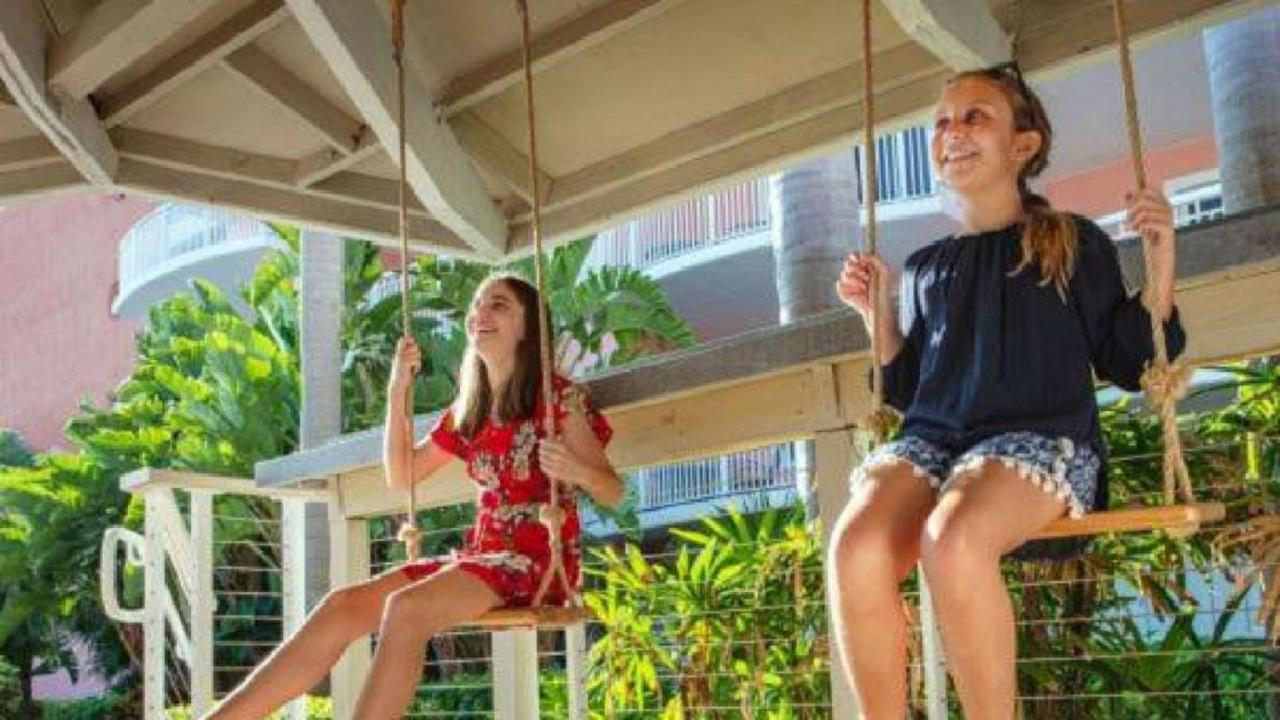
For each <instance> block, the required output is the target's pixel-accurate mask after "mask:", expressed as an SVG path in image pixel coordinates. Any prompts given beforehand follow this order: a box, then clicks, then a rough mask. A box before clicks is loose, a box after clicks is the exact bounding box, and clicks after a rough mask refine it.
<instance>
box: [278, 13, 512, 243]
mask: <svg viewBox="0 0 1280 720" xmlns="http://www.w3.org/2000/svg"><path fill="white" fill-rule="evenodd" d="M288 2H289V8H290V9H292V10H293V14H294V17H295V18H297V20H298V22H299V23H300V24H301V25H302V28H303V29H304V30H305V31H306V33H307V35H308V36H309V37H310V38H311V41H312V42H313V43H314V44H315V46H316V49H317V50H318V51H319V53H320V55H321V56H322V57H324V58H325V60H327V61H328V63H329V67H330V69H331V70H332V71H333V74H334V75H335V76H337V78H338V81H339V82H341V83H342V86H343V87H344V88H345V89H346V91H347V94H348V95H349V96H350V97H351V99H352V100H353V101H354V102H355V104H356V106H357V107H359V108H360V109H361V111H362V112H363V113H364V120H365V122H366V123H367V124H368V125H369V127H370V128H372V130H373V132H374V134H375V135H377V137H378V140H379V141H381V143H382V145H383V147H385V148H388V152H389V153H390V154H391V155H392V156H393V157H396V156H397V155H398V152H394V150H395V149H396V148H398V146H399V145H398V142H399V132H398V131H397V103H396V76H395V67H394V63H393V61H392V58H391V32H390V28H388V27H387V25H386V23H385V22H384V21H383V20H382V19H381V18H380V16H379V14H378V13H375V12H370V8H369V7H368V6H367V5H365V4H364V3H355V2H351V1H350V0H288ZM405 102H406V105H407V107H408V108H410V112H409V113H408V127H407V128H405V137H406V138H407V147H406V156H407V167H406V172H407V175H408V179H409V183H410V186H411V187H412V188H413V190H414V193H415V194H416V195H417V196H418V198H419V199H420V200H421V201H422V204H423V205H424V206H426V208H427V211H428V212H430V213H431V215H432V216H433V217H435V218H437V219H438V220H439V221H440V222H441V223H443V224H444V225H446V226H448V227H449V228H450V229H451V230H453V231H454V232H455V233H457V235H458V237H461V238H462V239H463V240H464V241H466V243H467V244H468V245H470V246H471V247H472V248H473V249H474V250H475V251H476V252H477V253H478V254H480V255H483V256H487V257H490V258H497V257H500V256H501V255H502V254H503V253H504V251H505V250H506V234H507V221H506V218H504V217H503V216H502V213H501V212H500V211H499V209H498V208H497V206H496V205H495V204H494V202H493V200H492V199H491V198H490V197H489V194H488V192H487V191H486V189H485V187H484V183H483V182H482V181H481V180H480V178H479V176H478V175H477V174H476V172H475V170H474V168H472V167H471V164H470V163H471V161H470V158H468V157H467V154H466V153H465V152H463V150H462V147H461V146H460V145H459V144H458V140H457V138H455V137H454V135H453V132H452V131H451V130H450V129H449V126H448V124H446V123H444V122H442V121H441V119H440V117H439V113H438V111H437V110H436V109H435V107H434V103H433V102H432V101H431V98H430V96H429V95H428V94H427V91H426V89H425V88H424V87H423V86H422V84H421V82H420V81H419V80H418V79H417V77H415V76H414V74H413V73H406V78H405Z"/></svg>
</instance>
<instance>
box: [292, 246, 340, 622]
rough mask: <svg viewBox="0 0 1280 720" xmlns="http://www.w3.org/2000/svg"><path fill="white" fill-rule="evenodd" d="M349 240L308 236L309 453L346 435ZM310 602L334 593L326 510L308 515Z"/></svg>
mask: <svg viewBox="0 0 1280 720" xmlns="http://www.w3.org/2000/svg"><path fill="white" fill-rule="evenodd" d="M343 242H344V241H343V239H342V238H341V237H338V236H337V235H334V234H331V233H325V232H317V231H314V230H304V231H303V232H302V243H301V245H302V247H301V250H302V261H301V270H300V273H299V274H300V275H301V290H300V293H299V294H300V295H301V298H300V307H301V320H300V328H299V335H300V338H299V344H300V347H301V355H302V413H301V415H302V417H301V427H300V428H299V439H300V441H301V443H302V447H303V448H311V447H315V446H317V445H321V444H323V443H324V442H326V441H327V440H329V439H331V438H334V437H337V436H338V435H339V434H341V433H342V338H341V332H342V307H343V297H342V270H343ZM305 525H306V531H305V536H306V548H307V552H306V568H307V569H306V602H307V607H312V606H314V605H315V603H316V602H318V601H319V599H320V598H321V597H323V596H324V593H325V592H327V591H328V589H329V515H328V510H327V508H326V507H325V506H324V505H321V504H317V503H310V504H308V505H307V509H306V521H305Z"/></svg>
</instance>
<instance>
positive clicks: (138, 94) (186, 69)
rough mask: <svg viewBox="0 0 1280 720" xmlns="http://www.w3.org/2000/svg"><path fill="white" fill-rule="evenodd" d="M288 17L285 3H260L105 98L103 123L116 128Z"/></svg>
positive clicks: (276, 0)
mask: <svg viewBox="0 0 1280 720" xmlns="http://www.w3.org/2000/svg"><path fill="white" fill-rule="evenodd" d="M288 16H289V11H288V10H287V9H286V8H285V6H284V0H258V2H256V3H254V4H253V5H250V6H249V7H247V8H245V9H243V10H241V11H240V12H238V13H236V14H235V15H232V16H231V17H230V18H227V19H226V20H225V21H223V22H222V23H221V24H219V25H218V26H217V27H215V28H214V29H212V30H210V31H209V32H208V33H206V34H204V35H202V36H201V37H200V38H199V39H198V40H196V41H195V42H193V43H191V44H190V45H186V46H184V47H183V48H182V49H181V50H179V51H178V52H177V53H175V54H174V55H173V56H172V57H170V58H168V59H167V60H165V61H164V62H162V63H160V64H159V65H158V66H156V68H155V69H153V70H151V71H150V72H148V73H146V74H145V75H143V76H142V77H140V78H138V79H136V80H134V81H133V82H131V83H129V84H128V85H126V86H125V87H123V88H121V89H120V90H119V91H117V92H116V93H114V94H112V95H109V96H107V97H104V98H102V99H101V102H100V103H99V107H100V108H101V111H102V120H103V122H105V123H106V124H107V127H114V126H116V125H119V124H120V123H122V122H124V121H125V120H128V119H129V118H130V117H131V116H133V115H134V114H135V113H137V112H139V111H141V110H143V109H145V108H147V107H149V106H150V105H151V104H152V103H155V102H156V101H157V100H160V99H161V98H163V97H164V96H165V95H167V94H168V93H170V92H171V91H173V90H174V89H175V88H177V87H179V86H181V85H182V84H184V83H186V82H187V81H189V80H191V79H193V78H195V77H196V76H197V75H200V74H201V73H203V72H205V71H206V70H208V69H209V68H211V67H214V66H215V65H217V64H218V63H220V62H222V60H223V59H224V58H225V57H226V56H227V55H230V54H231V53H233V52H235V51H236V50H239V49H240V48H242V47H244V46H245V45H248V44H249V43H250V42H252V41H253V40H254V38H257V37H258V36H260V35H262V34H263V33H265V32H267V31H268V30H270V29H271V28H274V27H275V26H276V25H279V24H280V22H281V21H282V20H284V19H285V18H287V17H288Z"/></svg>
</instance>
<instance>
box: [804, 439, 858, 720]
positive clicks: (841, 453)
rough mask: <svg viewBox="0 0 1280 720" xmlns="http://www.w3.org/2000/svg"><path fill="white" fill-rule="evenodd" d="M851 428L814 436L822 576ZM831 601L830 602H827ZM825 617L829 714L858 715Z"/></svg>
mask: <svg viewBox="0 0 1280 720" xmlns="http://www.w3.org/2000/svg"><path fill="white" fill-rule="evenodd" d="M853 440H854V438H853V431H851V430H832V431H826V432H819V433H817V434H816V435H815V436H814V443H813V444H814V456H815V457H814V468H813V469H814V475H813V477H814V486H815V487H816V489H817V492H818V510H819V513H820V515H819V517H820V518H821V522H822V547H823V551H822V560H823V569H824V577H826V578H827V579H828V581H830V578H832V577H834V574H833V573H832V571H831V568H830V567H827V561H828V559H829V557H830V549H831V533H832V530H833V528H834V527H835V524H836V520H837V519H838V518H839V517H840V513H841V511H843V510H844V506H845V504H846V503H848V502H849V474H850V473H851V472H852V471H853V467H854V462H855V459H854V444H853ZM828 604H829V605H830V603H828ZM828 615H829V619H828V621H827V643H828V645H829V648H830V653H831V655H830V657H831V717H832V718H842V719H843V718H856V717H858V716H859V715H858V701H857V698H856V697H855V696H854V694H853V687H852V686H851V685H850V684H849V680H848V678H846V677H845V674H844V666H843V664H842V663H841V662H840V653H839V648H838V647H837V645H836V625H835V622H834V620H835V617H834V614H832V613H829V614H828Z"/></svg>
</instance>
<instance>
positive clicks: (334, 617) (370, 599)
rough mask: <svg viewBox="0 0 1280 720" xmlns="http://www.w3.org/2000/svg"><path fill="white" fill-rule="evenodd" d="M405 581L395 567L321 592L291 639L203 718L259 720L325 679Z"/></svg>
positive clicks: (371, 626) (375, 624)
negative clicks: (361, 581)
mask: <svg viewBox="0 0 1280 720" xmlns="http://www.w3.org/2000/svg"><path fill="white" fill-rule="evenodd" d="M407 585H409V578H408V577H407V576H406V575H404V573H401V572H399V571H398V570H393V571H391V572H388V573H386V574H384V575H381V576H379V577H376V578H374V579H372V580H369V581H367V582H364V583H360V584H357V585H350V586H347V587H344V588H339V589H337V590H334V591H333V592H331V593H329V594H328V595H327V596H325V598H324V600H322V601H321V602H320V604H319V605H317V606H316V608H315V610H314V611H312V613H311V615H310V616H309V617H307V620H306V622H305V623H303V625H302V628H301V629H299V630H298V632H297V633H295V634H294V636H293V637H291V638H289V639H288V640H286V641H285V642H284V643H283V644H281V645H280V646H279V647H277V648H276V649H275V651H274V652H272V653H271V655H270V656H268V657H267V659H266V660H264V661H262V664H261V665H259V666H258V667H257V669H256V670H254V671H253V673H252V674H250V675H249V677H247V678H245V680H244V682H242V683H240V686H239V687H237V688H236V689H235V690H234V691H232V693H231V694H230V695H228V696H227V697H226V698H225V699H224V700H223V701H222V703H221V704H220V705H219V706H218V707H217V708H216V709H215V710H213V711H211V712H209V713H208V714H207V715H205V716H204V719H205V720H258V719H259V718H262V717H265V716H267V715H268V714H269V713H271V711H273V710H275V709H276V708H278V707H280V706H281V705H283V704H284V703H286V702H288V701H289V700H292V699H293V698H295V697H297V696H299V695H301V694H302V693H304V692H306V691H307V690H309V689H310V688H311V687H312V686H314V685H315V684H316V683H318V682H320V680H321V679H323V678H324V676H325V674H326V673H328V672H329V669H330V668H331V667H333V664H334V663H335V662H337V661H338V658H339V657H341V655H342V651H343V650H345V649H346V647H347V646H348V645H350V644H351V643H352V642H353V641H355V640H356V639H358V638H360V637H362V636H364V635H368V634H369V633H371V632H373V631H374V630H376V629H377V628H378V620H379V618H381V617H382V608H383V605H384V604H385V602H386V599H387V598H388V597H390V596H391V595H392V593H394V592H395V591H397V590H399V589H401V588H403V587H406V586H407Z"/></svg>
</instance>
